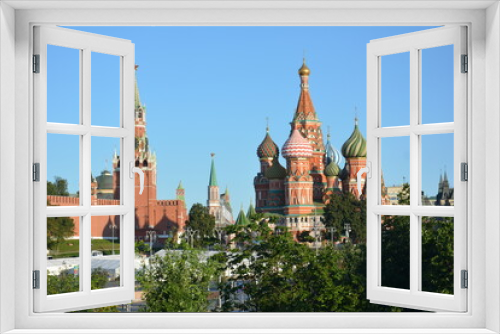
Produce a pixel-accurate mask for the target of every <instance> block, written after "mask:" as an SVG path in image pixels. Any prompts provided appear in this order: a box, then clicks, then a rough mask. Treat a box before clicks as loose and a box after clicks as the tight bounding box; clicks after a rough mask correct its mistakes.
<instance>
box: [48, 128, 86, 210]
mask: <svg viewBox="0 0 500 334" xmlns="http://www.w3.org/2000/svg"><path fill="white" fill-rule="evenodd" d="M79 185H80V136H75V135H63V134H53V133H48V134H47V206H77V205H80V198H79V197H80V188H79Z"/></svg>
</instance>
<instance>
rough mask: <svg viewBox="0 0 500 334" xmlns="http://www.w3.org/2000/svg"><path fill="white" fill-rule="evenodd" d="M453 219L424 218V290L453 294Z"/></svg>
mask: <svg viewBox="0 0 500 334" xmlns="http://www.w3.org/2000/svg"><path fill="white" fill-rule="evenodd" d="M453 230H454V228H453V218H452V217H422V290H423V291H428V292H437V293H446V294H453V240H454V239H453Z"/></svg>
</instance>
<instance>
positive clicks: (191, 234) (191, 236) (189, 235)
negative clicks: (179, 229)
mask: <svg viewBox="0 0 500 334" xmlns="http://www.w3.org/2000/svg"><path fill="white" fill-rule="evenodd" d="M196 233H198V231H196V230H194V229H192V228H191V226H188V227H186V239H187V241H188V242H189V239H191V248H193V239H194V236H195V235H196Z"/></svg>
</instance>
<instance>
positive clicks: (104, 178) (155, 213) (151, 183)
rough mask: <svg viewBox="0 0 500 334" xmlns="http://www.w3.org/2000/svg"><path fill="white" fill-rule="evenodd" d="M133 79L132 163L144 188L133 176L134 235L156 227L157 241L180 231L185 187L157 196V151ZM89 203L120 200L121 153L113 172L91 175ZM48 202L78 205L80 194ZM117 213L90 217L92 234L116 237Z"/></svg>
mask: <svg viewBox="0 0 500 334" xmlns="http://www.w3.org/2000/svg"><path fill="white" fill-rule="evenodd" d="M137 68H138V66H136V80H135V166H136V167H139V168H140V169H141V170H142V171H143V172H144V192H143V193H142V195H140V194H139V190H140V184H139V176H138V175H136V177H135V238H136V240H144V239H145V236H146V231H151V230H153V231H155V232H156V237H157V241H158V242H163V241H164V240H165V239H166V238H168V237H172V236H175V235H179V234H180V233H182V232H183V231H184V226H185V223H186V220H187V219H188V215H187V210H186V204H185V199H184V196H185V190H184V188H183V187H182V183H179V186H178V187H177V189H176V199H171V200H159V199H157V189H156V167H157V166H156V154H155V153H154V152H152V151H151V149H150V145H149V139H148V136H147V132H146V107H145V106H144V105H143V104H142V103H141V99H140V95H139V87H138V84H137ZM91 196H92V205H119V203H120V200H119V198H120V156H119V155H117V154H116V153H115V154H114V156H113V172H112V173H111V172H110V171H108V170H104V171H102V173H101V175H99V176H97V177H92V191H91ZM47 201H48V202H49V203H50V205H60V206H69V205H79V198H76V197H67V196H47ZM117 218H118V217H114V216H94V217H92V231H91V233H92V238H107V239H111V238H113V239H117V237H116V236H117V235H120V234H119V227H120V226H119V223H118V219H117ZM75 221H77V220H75ZM78 235H79V226H78V224H76V223H75V237H77V236H78Z"/></svg>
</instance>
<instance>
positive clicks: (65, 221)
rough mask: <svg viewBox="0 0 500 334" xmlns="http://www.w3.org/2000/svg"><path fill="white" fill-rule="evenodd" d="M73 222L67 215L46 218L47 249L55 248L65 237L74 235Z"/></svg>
mask: <svg viewBox="0 0 500 334" xmlns="http://www.w3.org/2000/svg"><path fill="white" fill-rule="evenodd" d="M74 230H75V222H74V221H73V218H69V217H51V218H47V249H50V250H56V249H57V247H58V245H59V244H60V243H62V242H64V240H65V239H66V238H70V237H72V236H73V235H74V233H75V232H74Z"/></svg>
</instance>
